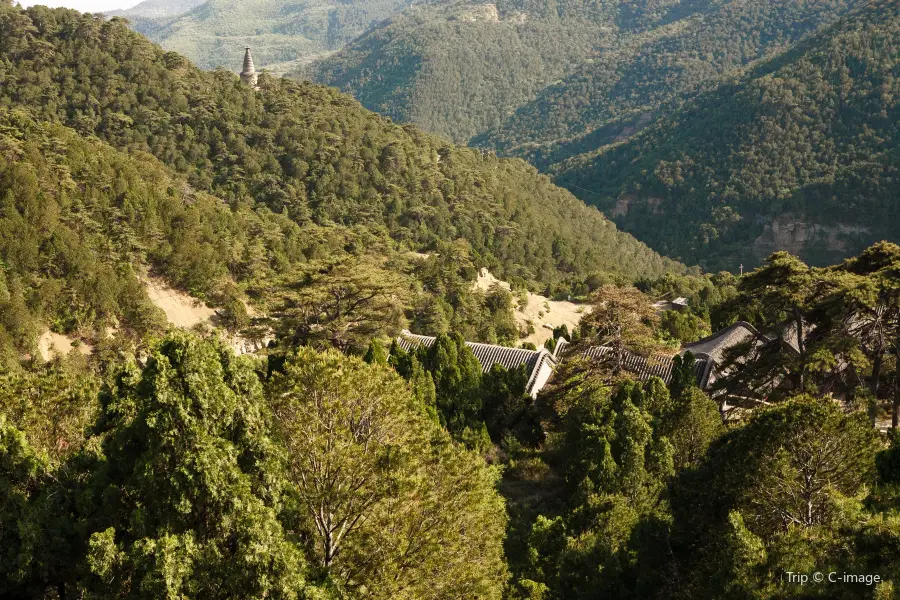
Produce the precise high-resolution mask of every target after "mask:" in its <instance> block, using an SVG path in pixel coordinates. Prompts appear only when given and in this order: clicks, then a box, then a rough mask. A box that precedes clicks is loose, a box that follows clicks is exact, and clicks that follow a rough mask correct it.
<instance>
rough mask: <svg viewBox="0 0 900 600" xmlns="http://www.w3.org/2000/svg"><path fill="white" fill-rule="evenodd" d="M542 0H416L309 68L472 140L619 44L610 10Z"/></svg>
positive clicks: (407, 118)
mask: <svg viewBox="0 0 900 600" xmlns="http://www.w3.org/2000/svg"><path fill="white" fill-rule="evenodd" d="M534 4H535V3H530V2H523V1H517V0H512V1H501V2H498V3H496V4H473V3H469V2H452V3H448V4H441V5H432V6H420V7H414V8H412V9H409V10H407V11H404V12H403V13H401V14H400V15H398V16H396V17H394V18H392V19H391V20H390V21H389V22H386V23H384V24H382V25H381V26H379V27H377V28H376V29H374V30H373V31H372V32H370V33H368V34H366V35H364V36H362V37H361V38H359V39H357V40H355V41H353V42H352V43H350V44H349V45H348V46H347V47H345V48H344V49H343V50H342V51H341V52H339V53H337V54H335V55H333V56H331V57H328V58H326V59H324V60H321V61H318V62H316V63H314V64H312V65H310V67H309V68H308V69H306V70H304V71H302V72H301V74H302V75H303V76H304V77H309V78H311V79H313V80H315V81H320V82H323V83H327V84H329V85H333V86H336V87H338V88H339V89H341V90H342V91H345V92H347V93H350V94H352V95H354V97H356V98H357V99H358V100H360V101H361V102H362V103H363V105H364V106H366V107H367V108H369V109H372V110H376V111H378V112H380V113H382V114H386V115H388V116H390V117H392V118H394V119H396V120H398V121H403V122H409V123H414V124H416V125H418V126H420V127H422V128H424V129H425V130H426V131H430V132H433V133H438V134H441V135H443V136H446V137H448V138H450V139H452V140H455V141H458V142H465V141H466V140H468V139H469V138H471V137H473V136H475V135H477V134H478V133H480V132H482V131H485V130H487V129H490V128H492V127H496V126H498V125H500V124H501V123H502V121H503V119H504V118H505V117H506V115H508V114H510V113H511V112H513V111H514V110H515V109H516V108H517V107H518V106H519V105H521V104H523V103H525V102H527V101H529V100H530V99H532V98H533V97H535V95H536V94H538V93H539V92H540V90H541V89H542V88H543V87H544V86H546V85H548V84H550V83H552V82H553V81H554V80H556V79H558V78H559V77H562V76H563V75H565V74H567V73H568V72H569V71H570V70H571V68H572V66H573V65H574V64H577V63H578V62H579V61H581V60H583V59H584V58H585V57H586V56H589V55H591V54H592V53H594V52H601V51H606V50H608V49H609V48H611V47H614V46H615V43H616V37H615V29H614V28H613V27H612V26H611V18H610V16H609V15H606V14H604V13H603V12H602V11H599V10H586V9H582V10H571V9H570V10H564V9H563V8H560V11H559V12H557V11H556V10H551V9H549V8H548V7H546V6H534ZM576 4H580V3H574V2H566V3H560V7H572V6H575V5H576ZM562 39H565V43H560V40H562Z"/></svg>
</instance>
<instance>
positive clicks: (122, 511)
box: [86, 335, 305, 598]
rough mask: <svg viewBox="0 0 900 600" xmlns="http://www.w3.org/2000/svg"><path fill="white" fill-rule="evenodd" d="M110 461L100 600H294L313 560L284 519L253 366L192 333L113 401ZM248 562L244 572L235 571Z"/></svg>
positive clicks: (131, 377)
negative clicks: (206, 599) (213, 598)
mask: <svg viewBox="0 0 900 600" xmlns="http://www.w3.org/2000/svg"><path fill="white" fill-rule="evenodd" d="M101 401H102V405H103V407H102V408H103V414H102V416H101V418H100V420H99V422H98V432H99V433H101V434H104V438H105V439H104V442H103V456H104V458H103V460H102V462H101V463H100V464H99V465H98V466H97V468H96V470H95V471H94V472H93V474H92V478H93V482H92V487H93V490H94V494H95V495H94V496H93V501H94V502H95V503H96V511H97V513H96V514H97V517H96V519H95V520H94V522H93V523H92V531H93V533H92V534H91V535H90V541H89V548H88V551H87V555H86V560H87V564H88V567H89V568H90V572H91V574H92V576H93V577H92V578H91V580H90V583H89V584H88V587H89V588H90V593H91V595H92V596H95V597H111V598H112V597H122V596H123V595H127V596H137V597H147V598H156V597H161V596H162V597H167V596H180V595H184V594H188V593H191V594H193V593H196V594H198V595H201V596H207V595H211V594H221V595H223V596H225V597H249V598H271V597H275V598H294V597H296V595H297V594H298V593H300V592H301V591H302V590H303V589H304V587H305V583H304V580H303V573H304V568H303V558H302V554H301V552H300V551H299V549H298V548H297V547H296V546H295V545H293V544H292V543H291V541H290V539H289V538H288V535H287V533H286V532H285V531H284V529H283V527H282V525H281V523H279V521H278V519H277V506H275V505H273V500H272V496H273V495H277V494H278V493H279V489H280V487H281V486H282V485H284V483H283V481H282V480H281V479H279V478H278V476H277V475H278V472H277V471H272V469H271V466H270V464H269V463H270V462H271V461H273V460H274V459H275V456H276V454H277V452H276V449H275V448H273V446H272V442H271V440H270V438H269V434H268V420H269V419H268V414H267V407H266V405H265V402H264V400H263V394H262V385H261V383H260V381H259V379H258V378H257V376H256V374H255V373H254V370H253V365H252V364H251V363H250V362H249V361H247V360H244V359H236V358H235V357H234V356H233V355H231V354H230V352H228V351H226V350H225V349H224V348H221V347H218V346H216V345H215V344H213V343H209V342H201V341H198V340H197V339H195V338H192V337H189V336H186V335H176V336H174V337H170V338H168V339H167V340H166V341H165V342H164V343H163V344H162V345H161V346H160V347H159V348H158V349H157V350H156V351H154V352H153V354H152V355H151V357H150V359H149V361H148V363H147V366H146V367H145V368H144V369H143V371H138V370H137V369H136V368H135V367H134V366H133V365H131V366H128V367H126V368H125V369H123V371H122V373H121V374H120V375H119V376H118V378H117V379H116V381H115V383H114V384H113V385H112V386H111V387H110V388H109V389H107V390H105V391H104V393H103V394H102V396H101ZM236 564H240V565H241V568H240V569H236V568H234V566H235V565H236Z"/></svg>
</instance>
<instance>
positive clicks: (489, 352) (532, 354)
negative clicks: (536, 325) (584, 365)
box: [397, 330, 556, 393]
mask: <svg viewBox="0 0 900 600" xmlns="http://www.w3.org/2000/svg"><path fill="white" fill-rule="evenodd" d="M434 340H435V337H434V336H430V335H416V334H414V333H412V332H409V331H407V330H403V331H402V332H401V333H400V336H399V337H398V338H397V343H398V344H399V346H400V347H401V348H403V349H404V350H405V351H407V352H409V351H411V350H414V349H416V348H419V347H422V346H424V347H426V348H431V346H432V345H434ZM466 346H468V347H469V348H470V349H471V350H472V354H474V355H475V358H477V359H478V362H480V363H481V370H482V371H483V372H485V373H487V372H488V371H490V370H491V369H492V368H493V366H494V365H502V366H503V367H504V368H506V369H516V368H518V367H522V366H524V367H525V372H526V373H527V374H528V386H527V388H526V389H527V390H528V392H529V393H531V388H532V386H533V383H534V380H535V377H536V376H537V374H538V372H539V371H540V367H541V366H542V365H543V364H545V363H549V365H550V367H551V368H553V367H556V359H555V358H554V356H553V355H552V354H550V352H548V351H547V349H546V348H541V349H540V350H526V349H524V348H507V347H505V346H495V345H493V344H481V343H478V342H466Z"/></svg>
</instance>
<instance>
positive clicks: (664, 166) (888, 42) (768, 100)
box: [554, 1, 900, 269]
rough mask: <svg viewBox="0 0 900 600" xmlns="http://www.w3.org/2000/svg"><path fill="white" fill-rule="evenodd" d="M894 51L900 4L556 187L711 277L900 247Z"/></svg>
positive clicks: (575, 165) (805, 49) (604, 153)
mask: <svg viewBox="0 0 900 600" xmlns="http://www.w3.org/2000/svg"><path fill="white" fill-rule="evenodd" d="M898 44H900V7H898V5H897V4H896V3H894V2H883V1H878V2H872V3H869V4H868V5H867V6H866V7H865V8H863V9H860V10H859V11H858V12H856V13H854V14H853V15H851V16H848V17H847V18H846V19H845V20H843V21H841V22H840V23H839V24H837V25H836V26H834V27H833V28H832V29H829V30H827V31H825V32H823V33H822V34H820V35H817V36H815V37H814V38H812V39H810V40H809V41H807V42H804V43H803V44H800V45H799V46H797V47H796V48H793V49H792V50H790V51H788V52H787V53H785V54H783V55H781V56H779V57H777V58H775V59H773V60H771V61H768V62H766V63H763V64H761V65H759V66H757V67H755V68H753V69H752V70H750V71H749V72H748V73H747V74H746V75H745V76H743V77H741V78H738V79H736V80H735V81H733V82H731V83H729V84H723V85H722V86H720V87H719V88H718V89H716V90H714V91H711V92H709V93H706V94H702V95H700V96H699V97H697V98H696V99H695V100H693V101H691V102H689V103H688V104H687V105H686V106H684V107H682V108H680V109H677V110H675V111H674V112H673V113H672V114H670V115H668V116H667V117H666V118H660V119H659V120H658V121H657V122H656V123H655V124H654V125H653V126H651V127H649V128H647V129H646V130H645V131H644V132H643V133H642V134H641V135H639V136H637V137H636V138H634V139H632V140H630V141H628V142H625V143H623V144H618V145H611V146H609V147H606V148H603V149H601V150H600V151H598V152H595V153H591V154H586V155H583V156H580V157H577V158H574V159H571V160H570V161H568V162H566V163H564V164H561V165H559V166H557V167H556V168H555V169H554V172H555V174H556V175H557V180H558V181H559V182H560V183H562V184H563V185H567V186H571V189H575V190H576V191H579V193H581V194H582V195H583V196H584V197H585V198H586V199H590V200H591V201H592V202H594V203H596V204H597V205H598V206H600V207H601V208H602V209H603V210H605V211H607V214H609V215H610V216H612V217H613V218H615V220H616V221H617V222H618V223H620V224H621V225H622V226H623V227H624V228H625V229H626V230H628V231H631V232H633V233H635V235H637V236H638V237H639V238H641V239H643V240H645V241H647V242H648V243H649V244H650V245H651V246H653V247H654V248H656V249H657V250H659V251H661V252H665V253H667V254H669V255H672V256H677V257H680V258H682V259H684V260H687V261H691V262H693V261H697V262H700V263H702V264H704V265H705V266H708V267H710V268H719V267H727V268H730V269H735V268H736V267H737V266H738V265H739V264H740V263H744V265H745V266H748V265H753V264H757V263H758V262H759V260H760V258H761V257H763V256H765V255H766V254H767V253H768V252H769V251H771V250H773V249H776V248H778V249H788V250H791V251H793V252H797V253H799V254H800V256H802V257H803V258H804V259H806V260H808V261H811V262H813V263H816V264H824V263H829V262H833V261H835V260H837V259H840V258H843V257H846V256H848V255H851V254H854V253H856V252H858V251H859V250H861V249H862V248H864V247H865V246H866V245H868V244H870V243H871V242H873V241H877V240H880V239H884V238H887V239H898V238H900V226H898V224H900V203H898V202H897V199H896V190H895V185H896V181H897V176H898V174H900V173H898V167H900V163H898V159H900V156H898V153H897V144H898V141H900V140H898V130H897V123H898V117H900V113H898V100H897V99H898V92H900V88H898V84H897V78H896V75H897V69H898V64H900V63H898V56H897V51H896V48H897V46H898Z"/></svg>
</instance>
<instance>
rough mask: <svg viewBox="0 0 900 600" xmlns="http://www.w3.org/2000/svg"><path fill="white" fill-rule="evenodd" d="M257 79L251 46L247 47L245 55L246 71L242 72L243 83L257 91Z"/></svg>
mask: <svg viewBox="0 0 900 600" xmlns="http://www.w3.org/2000/svg"><path fill="white" fill-rule="evenodd" d="M257 77H258V75H257V73H256V68H255V67H254V66H253V56H251V55H250V46H247V48H246V52H245V53H244V70H243V71H241V81H243V82H244V83H245V84H247V85H249V86H250V87H252V88H254V89H256V79H257Z"/></svg>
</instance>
